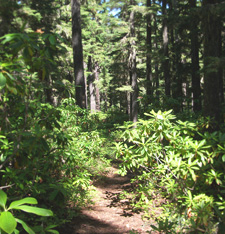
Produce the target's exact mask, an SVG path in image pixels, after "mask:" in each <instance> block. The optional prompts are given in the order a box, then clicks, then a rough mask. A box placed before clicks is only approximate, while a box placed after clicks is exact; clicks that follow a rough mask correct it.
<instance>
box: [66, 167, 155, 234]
mask: <svg viewBox="0 0 225 234" xmlns="http://www.w3.org/2000/svg"><path fill="white" fill-rule="evenodd" d="M115 172H116V168H112V170H111V172H110V173H109V174H108V175H107V177H106V178H105V179H104V180H103V181H100V182H101V183H97V184H95V186H96V193H97V196H96V197H95V198H94V199H93V202H94V204H93V205H90V207H87V208H85V209H83V210H82V216H81V217H79V218H76V219H75V220H74V222H73V223H72V224H71V227H70V234H125V233H130V232H129V231H131V230H133V231H134V232H133V233H135V234H136V233H141V234H145V233H147V232H146V231H147V230H150V229H151V228H150V225H149V224H146V223H144V222H143V221H142V219H141V216H142V214H141V213H135V212H133V211H132V209H131V207H130V206H129V201H128V199H124V200H121V199H120V197H119V195H120V194H121V192H122V191H123V190H124V189H128V188H129V187H130V184H129V178H128V177H121V176H120V175H118V174H116V173H115Z"/></svg>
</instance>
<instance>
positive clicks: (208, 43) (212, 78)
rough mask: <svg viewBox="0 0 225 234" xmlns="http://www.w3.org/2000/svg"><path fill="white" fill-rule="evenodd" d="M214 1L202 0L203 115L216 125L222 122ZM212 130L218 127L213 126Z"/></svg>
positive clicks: (217, 23)
mask: <svg viewBox="0 0 225 234" xmlns="http://www.w3.org/2000/svg"><path fill="white" fill-rule="evenodd" d="M216 3H217V1H216V0H203V14H204V15H203V16H204V17H203V33H204V115H205V116H210V117H212V118H213V119H214V120H216V121H217V123H220V122H221V121H222V115H221V109H220V95H219V93H220V92H219V91H220V77H219V67H218V66H216V60H218V58H219V55H220V48H221V46H220V34H221V31H220V23H221V22H220V18H219V17H218V16H217V14H216V11H215V9H213V8H215V5H214V4H216ZM213 127H214V129H216V128H217V127H218V125H215V126H213Z"/></svg>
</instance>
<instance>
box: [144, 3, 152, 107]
mask: <svg viewBox="0 0 225 234" xmlns="http://www.w3.org/2000/svg"><path fill="white" fill-rule="evenodd" d="M146 6H147V10H149V8H150V7H151V0H146ZM146 21H147V38H146V45H147V56H146V80H147V98H148V100H149V101H148V103H150V100H151V98H152V95H153V83H152V82H153V78H152V56H151V53H152V26H151V23H152V14H151V13H150V12H148V13H147V19H146Z"/></svg>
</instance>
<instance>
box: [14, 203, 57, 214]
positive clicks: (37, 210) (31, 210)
mask: <svg viewBox="0 0 225 234" xmlns="http://www.w3.org/2000/svg"><path fill="white" fill-rule="evenodd" d="M14 209H16V210H22V211H25V212H28V213H32V214H36V215H40V216H52V215H53V213H52V211H51V210H48V209H43V208H39V207H33V206H26V205H22V206H17V207H14Z"/></svg>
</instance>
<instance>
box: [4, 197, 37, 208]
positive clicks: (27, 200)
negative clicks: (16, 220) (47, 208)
mask: <svg viewBox="0 0 225 234" xmlns="http://www.w3.org/2000/svg"><path fill="white" fill-rule="evenodd" d="M37 203H38V202H37V200H36V199H35V198H33V197H26V198H23V199H21V200H18V201H13V202H12V203H11V204H10V206H9V209H13V208H15V207H17V206H20V205H23V204H32V205H36V204H37Z"/></svg>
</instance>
